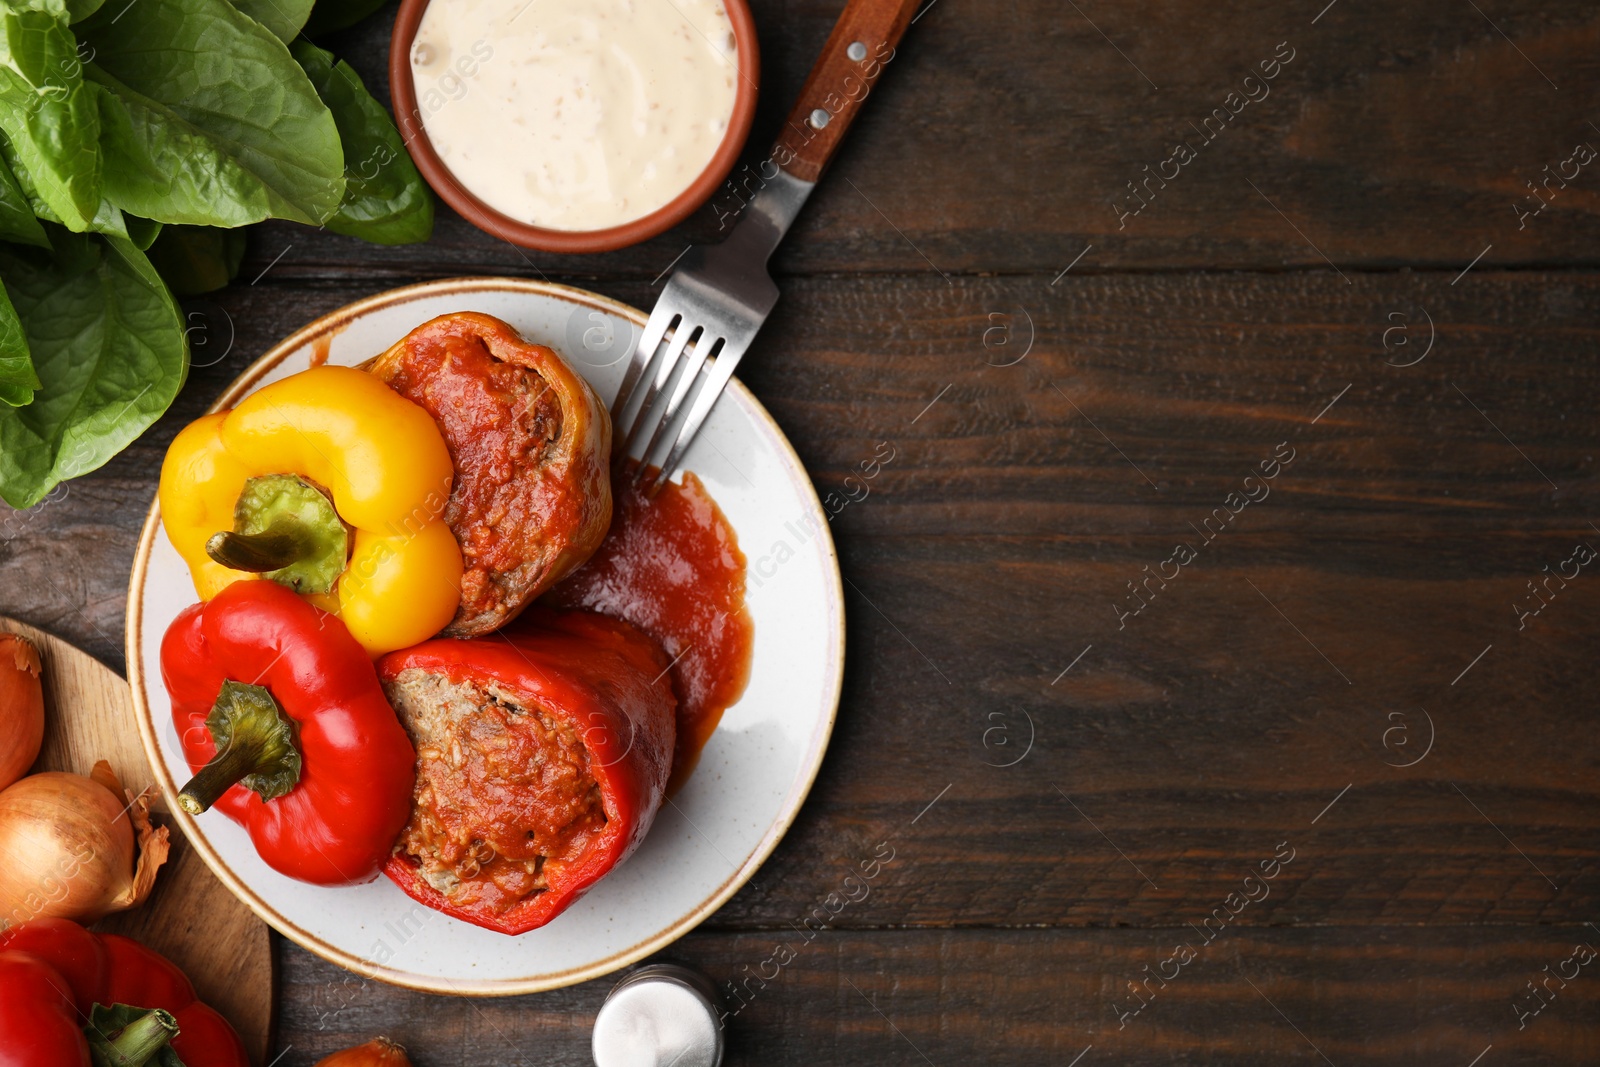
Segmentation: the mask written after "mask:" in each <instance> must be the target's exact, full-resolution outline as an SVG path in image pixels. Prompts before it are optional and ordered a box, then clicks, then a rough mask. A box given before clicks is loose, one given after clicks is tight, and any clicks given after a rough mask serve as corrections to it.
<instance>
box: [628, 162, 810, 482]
mask: <svg viewBox="0 0 1600 1067" xmlns="http://www.w3.org/2000/svg"><path fill="white" fill-rule="evenodd" d="M812 187H813V186H812V183H811V182H806V181H801V180H799V179H798V178H793V177H791V176H789V175H788V174H786V173H784V172H783V171H781V170H780V171H777V173H776V176H775V177H773V178H772V179H769V180H767V181H766V182H765V184H764V185H763V186H762V188H761V190H760V191H759V192H757V193H756V195H755V196H754V197H752V198H751V200H750V203H749V205H748V206H747V207H746V209H745V214H744V217H743V218H741V219H740V220H739V222H738V223H737V224H736V225H735V226H734V228H733V232H732V233H730V234H729V235H728V238H727V240H725V241H723V242H722V243H721V244H719V245H711V246H700V245H696V246H694V247H692V248H690V249H689V251H688V252H686V253H685V254H684V256H683V259H682V260H681V261H680V262H679V265H678V268H677V269H676V270H674V271H673V272H672V276H671V277H670V278H668V279H667V285H666V288H665V289H663V290H662V293H661V297H660V299H659V300H657V301H656V306H655V309H654V310H653V311H652V312H651V313H650V321H649V322H648V323H647V324H646V325H645V329H644V334H643V336H641V337H640V339H639V345H638V347H637V348H635V349H634V353H633V359H632V360H631V361H630V362H629V364H628V370H627V373H626V374H625V375H624V376H623V379H622V386H621V388H620V389H618V390H617V398H616V401H615V402H614V403H613V404H612V408H611V416H612V420H613V422H614V423H615V426H616V432H617V434H618V439H617V444H616V445H615V447H614V452H613V454H614V455H615V456H616V457H617V460H618V461H619V462H625V461H626V460H627V459H629V458H630V457H631V458H634V459H637V460H638V463H639V468H638V474H637V475H636V476H637V478H638V479H639V480H641V481H643V480H644V479H645V478H647V477H649V475H648V474H647V472H648V471H649V470H650V467H651V459H652V458H653V457H654V456H655V455H656V453H657V451H658V450H659V448H660V447H661V446H662V445H663V444H664V443H666V442H670V447H668V450H667V454H666V457H665V458H664V459H663V460H662V461H661V463H660V470H661V472H660V474H659V475H657V476H656V477H655V478H654V480H653V482H652V483H651V485H650V486H649V491H650V492H651V493H654V492H655V491H656V490H657V489H659V488H660V487H661V485H662V483H664V482H665V481H666V480H667V479H668V478H670V477H671V476H672V473H673V472H674V471H675V470H676V469H677V468H678V464H679V463H681V462H682V461H683V455H684V453H685V452H686V451H688V448H689V445H690V443H691V442H692V441H693V440H694V437H695V435H696V434H697V433H699V432H700V427H701V426H703V425H704V424H705V421H706V417H707V416H708V415H710V414H711V409H712V407H713V406H714V405H715V404H716V402H717V398H718V397H720V396H721V395H722V391H723V389H725V388H726V387H727V385H728V380H729V379H730V378H732V377H733V372H734V369H735V368H737V367H738V365H739V361H740V360H741V359H743V358H744V354H745V351H746V350H747V349H749V347H750V342H751V341H752V340H753V339H754V338H755V335H756V332H757V331H758V330H760V329H761V324H762V323H763V322H765V321H766V319H767V315H768V313H769V312H771V311H772V306H773V305H774V304H776V303H777V302H778V287H777V285H776V284H774V283H773V281H772V277H771V276H770V275H769V274H768V273H767V259H768V258H769V257H770V256H771V255H772V250H773V249H774V248H775V247H777V244H778V242H779V241H780V240H782V238H783V235H784V232H785V231H787V230H788V228H789V224H790V223H791V222H793V221H794V217H795V215H796V214H798V213H799V211H800V207H801V205H802V204H804V203H805V200H806V197H807V196H808V195H810V192H811V189H812ZM697 387H698V388H697ZM686 405H687V413H685V406H686ZM630 410H631V411H633V416H632V420H631V421H629V418H628V413H629V411H630ZM674 430H675V432H669V431H674ZM641 439H645V444H644V447H643V450H642V451H639V452H637V453H635V451H634V445H635V444H636V443H638V442H639V441H640V440H641Z"/></svg>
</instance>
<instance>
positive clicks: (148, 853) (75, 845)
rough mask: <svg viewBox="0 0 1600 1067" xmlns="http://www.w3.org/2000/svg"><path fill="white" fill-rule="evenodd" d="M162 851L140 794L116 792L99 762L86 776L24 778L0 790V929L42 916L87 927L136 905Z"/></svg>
mask: <svg viewBox="0 0 1600 1067" xmlns="http://www.w3.org/2000/svg"><path fill="white" fill-rule="evenodd" d="M124 797H126V798H127V801H126V803H124V800H123V798H124ZM135 844H137V846H138V847H137V852H136V850H135ZM167 847H168V846H167V830H166V827H162V828H160V829H152V828H151V826H150V805H149V803H148V802H147V801H146V800H145V799H144V795H143V794H140V795H139V796H138V797H134V796H133V795H132V794H131V793H126V792H124V790H123V788H122V783H120V782H118V781H117V776H116V775H115V774H113V773H112V771H111V765H110V764H108V763H106V762H105V761H104V760H101V761H100V762H99V763H97V764H95V766H94V770H93V771H92V772H91V777H88V778H85V777H83V776H82V775H78V774H66V773H64V772H61V771H46V772H44V773H43V774H34V775H29V776H28V777H26V778H24V779H22V780H21V781H19V782H16V783H15V784H13V785H11V786H10V787H9V788H7V789H6V790H5V791H4V792H0V856H3V857H5V861H4V862H3V863H0V927H4V926H9V925H10V924H12V923H20V922H27V921H28V920H30V919H40V918H46V917H60V918H65V919H74V920H76V921H78V922H82V923H92V922H94V921H95V920H97V919H99V918H101V917H102V916H104V915H107V914H109V913H111V912H113V911H123V910H125V909H127V908H131V907H134V906H136V905H138V904H142V903H143V902H144V899H145V898H146V897H148V896H149V895H150V890H151V888H152V887H153V886H154V885H155V878H156V868H158V867H160V866H161V864H162V863H163V862H165V861H166V858H167ZM136 855H137V863H135V856H136Z"/></svg>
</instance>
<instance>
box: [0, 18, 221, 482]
mask: <svg viewBox="0 0 1600 1067" xmlns="http://www.w3.org/2000/svg"><path fill="white" fill-rule="evenodd" d="M140 2H141V3H143V2H145V0H140ZM48 232H49V236H50V240H51V244H52V246H53V254H46V253H43V252H39V251H35V250H32V249H23V248H17V247H15V246H6V247H0V275H3V276H4V277H5V279H6V288H7V290H9V292H10V295H11V300H12V302H13V303H14V305H15V307H16V311H17V316H18V318H19V319H20V320H21V322H22V329H23V332H24V334H25V336H26V337H27V340H28V346H29V348H30V349H31V351H32V354H33V365H34V369H35V371H36V372H37V373H38V376H39V381H40V383H41V385H40V387H39V391H38V393H37V394H36V395H35V396H34V398H33V402H32V403H30V404H28V405H26V406H25V407H18V408H4V407H0V497H4V498H5V500H6V502H7V503H8V504H10V505H11V506H12V507H14V508H26V507H31V506H32V505H34V504H36V503H38V502H39V501H40V500H42V499H43V498H44V495H45V494H46V493H48V492H49V491H50V489H51V488H52V487H53V486H55V485H56V483H57V482H60V481H62V480H64V479H67V478H71V477H74V476H76V475H79V474H83V473H86V472H88V471H91V470H94V469H95V468H96V467H98V466H100V465H101V464H103V463H105V462H106V460H108V459H110V458H111V457H112V456H113V455H115V454H116V453H117V452H119V451H121V450H122V449H123V448H125V447H127V445H128V444H129V443H131V442H132V441H133V439H134V438H135V437H137V436H139V434H140V433H142V432H144V430H146V429H147V428H148V427H149V426H150V424H151V423H153V422H155V420H156V419H157V418H158V417H159V416H160V415H161V413H162V412H164V411H165V410H166V409H167V407H168V405H170V404H171V403H172V398H173V397H175V396H176V395H177V394H178V389H179V388H180V387H181V386H182V385H183V379H184V376H185V374H187V372H188V364H189V359H188V346H187V344H186V342H185V340H184V332H183V318H182V316H181V315H180V313H179V311H178V307H177V304H176V303H175V302H174V301H173V299H172V294H171V293H169V292H167V287H166V286H165V285H163V284H162V282H161V279H160V277H158V276H157V274H156V272H155V269H154V268H153V267H152V266H151V265H150V261H149V260H148V259H146V258H145V256H144V253H143V252H140V251H139V249H138V248H137V247H135V246H134V245H133V243H132V242H130V241H128V240H126V239H125V238H121V237H109V236H95V235H87V234H83V235H78V234H71V233H67V232H65V231H63V230H61V229H60V228H58V227H50V228H49V231H48Z"/></svg>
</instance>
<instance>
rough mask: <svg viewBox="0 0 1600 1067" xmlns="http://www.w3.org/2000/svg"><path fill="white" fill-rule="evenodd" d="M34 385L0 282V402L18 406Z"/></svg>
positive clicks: (14, 317) (22, 339)
mask: <svg viewBox="0 0 1600 1067" xmlns="http://www.w3.org/2000/svg"><path fill="white" fill-rule="evenodd" d="M41 232H42V231H41ZM37 388H39V376H38V375H37V374H34V373H33V358H32V357H31V356H29V355H28V339H27V338H26V337H24V336H22V321H21V320H20V319H18V318H17V309H16V308H14V307H12V306H11V298H10V297H8V296H6V290H5V286H3V285H0V403H3V404H9V405H11V406H12V407H14V408H16V407H21V406H22V405H23V404H26V403H27V402H28V401H30V400H32V399H33V391H34V390H35V389H37Z"/></svg>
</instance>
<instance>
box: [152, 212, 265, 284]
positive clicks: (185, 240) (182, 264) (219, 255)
mask: <svg viewBox="0 0 1600 1067" xmlns="http://www.w3.org/2000/svg"><path fill="white" fill-rule="evenodd" d="M244 244H245V241H244V232H243V231H241V230H219V229H217V228H216V227H215V226H168V227H167V228H166V229H164V230H162V231H161V236H160V237H157V238H156V241H155V244H153V245H151V246H150V262H151V263H152V264H153V265H154V266H155V268H156V272H157V273H158V274H160V275H161V277H162V279H163V280H164V281H165V282H166V283H167V285H169V286H170V287H171V288H172V291H173V292H174V293H176V294H178V295H179V296H199V295H200V294H201V293H209V292H211V291H212V290H214V289H221V288H222V287H223V286H224V285H227V284H228V283H229V282H231V281H233V278H234V275H236V274H238V273H239V264H240V263H241V262H242V261H243V260H244Z"/></svg>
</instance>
